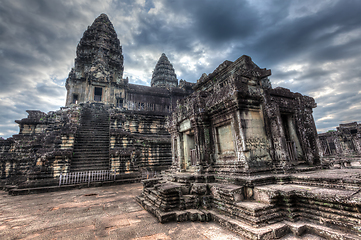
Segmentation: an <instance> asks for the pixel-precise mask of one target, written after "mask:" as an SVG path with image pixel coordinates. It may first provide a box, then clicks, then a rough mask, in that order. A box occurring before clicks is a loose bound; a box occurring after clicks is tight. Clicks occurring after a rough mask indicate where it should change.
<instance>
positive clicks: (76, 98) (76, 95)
mask: <svg viewBox="0 0 361 240" xmlns="http://www.w3.org/2000/svg"><path fill="white" fill-rule="evenodd" d="M73 103H74V104H78V94H73Z"/></svg>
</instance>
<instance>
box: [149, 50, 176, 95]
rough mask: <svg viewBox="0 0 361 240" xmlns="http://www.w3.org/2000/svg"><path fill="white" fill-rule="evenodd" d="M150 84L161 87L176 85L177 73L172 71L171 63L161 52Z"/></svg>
mask: <svg viewBox="0 0 361 240" xmlns="http://www.w3.org/2000/svg"><path fill="white" fill-rule="evenodd" d="M151 86H152V87H163V88H169V87H177V86H178V79H177V75H176V74H175V73H174V68H173V65H172V64H171V63H170V61H169V60H168V58H167V56H166V55H165V53H162V56H161V57H160V58H159V60H158V63H157V64H156V65H155V68H154V71H153V75H152V81H151Z"/></svg>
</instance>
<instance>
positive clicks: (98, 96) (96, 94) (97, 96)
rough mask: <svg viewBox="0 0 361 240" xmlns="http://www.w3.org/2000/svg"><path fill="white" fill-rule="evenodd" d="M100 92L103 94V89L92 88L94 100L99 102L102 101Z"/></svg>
mask: <svg viewBox="0 0 361 240" xmlns="http://www.w3.org/2000/svg"><path fill="white" fill-rule="evenodd" d="M102 94H103V89H102V88H98V87H95V88H94V101H96V102H101V101H102Z"/></svg>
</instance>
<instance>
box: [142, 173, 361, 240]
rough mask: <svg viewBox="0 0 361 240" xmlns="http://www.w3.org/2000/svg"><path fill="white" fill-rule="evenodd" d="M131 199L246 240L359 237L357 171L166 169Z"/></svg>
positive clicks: (166, 217)
mask: <svg viewBox="0 0 361 240" xmlns="http://www.w3.org/2000/svg"><path fill="white" fill-rule="evenodd" d="M143 185H144V189H143V192H142V194H141V195H140V196H138V197H137V201H138V202H139V203H140V204H141V205H142V206H143V207H144V208H145V209H146V210H148V211H149V212H151V213H152V214H154V215H155V216H156V217H157V218H158V221H159V222H162V223H164V222H171V221H178V222H185V221H201V222H206V221H214V222H217V223H219V224H220V225H221V226H224V227H225V228H227V229H229V230H231V231H234V232H236V233H238V234H239V235H240V236H242V237H244V238H246V239H274V238H288V239H291V238H289V237H291V236H293V237H295V238H302V237H304V236H306V235H305V234H312V235H313V236H317V237H320V238H325V239H361V214H360V211H361V191H360V186H361V170H360V169H333V170H316V171H309V172H302V173H294V174H274V175H262V176H252V177H246V176H230V175H228V176H222V175H197V174H190V173H169V174H165V175H164V176H163V178H157V179H149V180H144V181H143Z"/></svg>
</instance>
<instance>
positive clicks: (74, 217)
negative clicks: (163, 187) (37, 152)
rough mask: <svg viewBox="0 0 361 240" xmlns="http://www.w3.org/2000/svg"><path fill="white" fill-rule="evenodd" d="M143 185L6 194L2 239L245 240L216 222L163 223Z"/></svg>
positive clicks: (0, 212) (0, 196) (0, 206)
mask: <svg viewBox="0 0 361 240" xmlns="http://www.w3.org/2000/svg"><path fill="white" fill-rule="evenodd" d="M141 191H142V185H141V184H140V183H135V184H127V185H117V186H107V187H97V188H83V189H74V190H69V191H62V192H49V193H41V194H31V195H22V196H10V195H8V194H7V193H6V192H0V239H1V240H8V239H36V240H39V239H40V240H41V239H44V240H45V239H46V240H47V239H124V240H128V239H138V240H154V239H159V240H170V239H186V240H189V239H196V240H206V239H208V240H209V239H213V240H218V239H228V240H237V239H240V238H239V236H237V235H236V234H235V233H233V232H231V231H229V230H227V229H223V228H222V227H221V226H219V225H218V224H216V223H212V222H202V223H201V222H188V223H185V224H182V225H180V224H178V223H176V222H173V223H168V224H159V223H158V221H157V219H156V218H155V217H153V216H152V215H151V214H149V213H148V212H147V211H145V210H144V209H142V207H140V206H139V205H138V204H137V203H136V201H135V200H134V197H135V196H136V195H139V194H140V193H141Z"/></svg>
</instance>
